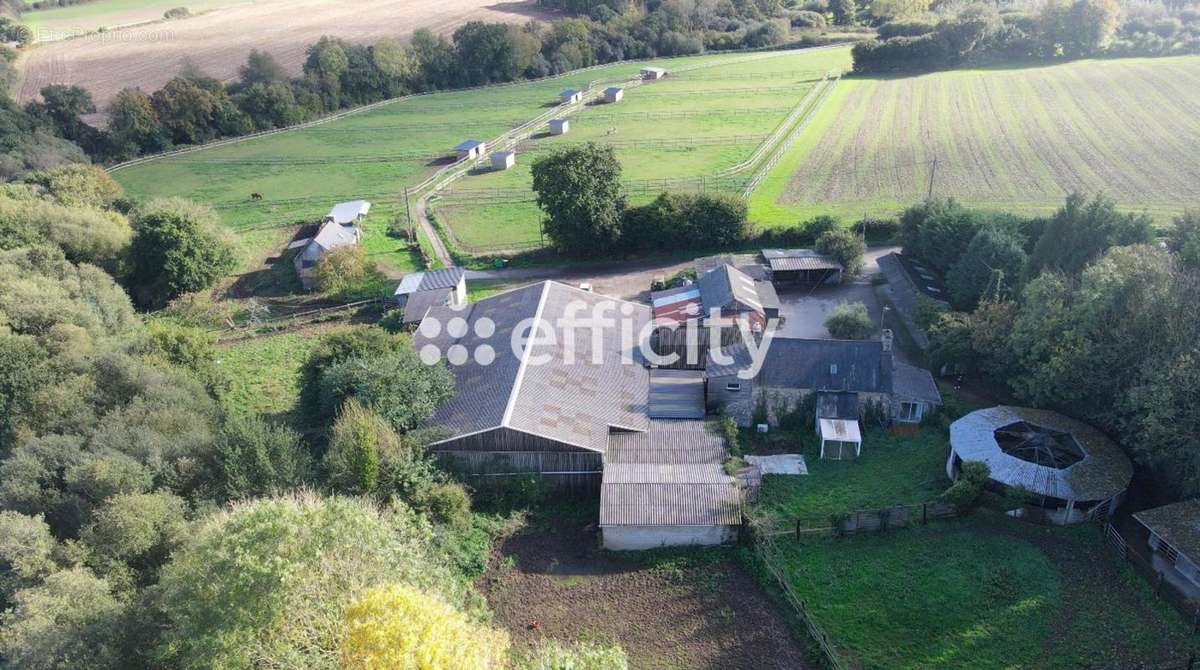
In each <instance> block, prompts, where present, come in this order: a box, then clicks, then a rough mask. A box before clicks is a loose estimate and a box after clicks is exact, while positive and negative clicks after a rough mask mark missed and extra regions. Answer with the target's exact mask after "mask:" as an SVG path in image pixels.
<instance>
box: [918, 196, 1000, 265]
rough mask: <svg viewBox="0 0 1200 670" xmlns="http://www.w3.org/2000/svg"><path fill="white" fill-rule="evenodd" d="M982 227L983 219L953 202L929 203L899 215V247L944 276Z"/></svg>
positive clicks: (936, 201)
mask: <svg viewBox="0 0 1200 670" xmlns="http://www.w3.org/2000/svg"><path fill="white" fill-rule="evenodd" d="M981 227H983V217H982V216H981V215H980V214H979V213H978V212H975V211H973V210H970V209H967V208H966V207H963V206H962V205H960V204H959V203H958V202H957V201H955V200H954V199H952V198H951V199H947V200H930V201H927V202H924V203H921V204H920V205H914V206H912V207H909V208H908V209H906V210H904V213H903V214H901V215H900V243H901V244H903V245H904V253H906V254H912V255H913V256H916V257H917V258H919V259H921V260H922V261H924V262H925V263H928V264H929V265H930V266H932V267H934V268H935V269H937V270H938V271H941V272H945V271H947V270H949V269H950V267H951V266H952V265H953V264H954V263H955V262H956V261H958V259H959V258H961V257H962V256H963V254H964V253H966V250H967V246H968V245H970V243H971V240H972V239H974V237H975V234H976V233H977V232H978V231H979V229H980V228H981Z"/></svg>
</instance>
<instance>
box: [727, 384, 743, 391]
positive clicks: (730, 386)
mask: <svg viewBox="0 0 1200 670" xmlns="http://www.w3.org/2000/svg"><path fill="white" fill-rule="evenodd" d="M725 390H726V391H729V392H730V393H737V392H738V391H741V390H742V385H741V384H735V383H730V384H726V385H725Z"/></svg>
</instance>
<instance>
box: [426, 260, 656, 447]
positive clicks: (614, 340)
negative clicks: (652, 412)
mask: <svg viewBox="0 0 1200 670" xmlns="http://www.w3.org/2000/svg"><path fill="white" fill-rule="evenodd" d="M575 301H580V302H582V304H583V305H584V306H585V308H584V310H582V311H581V313H582V314H587V313H590V309H591V306H593V305H595V304H597V303H601V302H605V301H611V302H612V304H613V306H614V307H613V309H612V310H611V311H610V314H615V312H616V310H617V309H620V308H621V306H622V305H630V306H631V307H630V308H631V309H632V316H631V317H630V318H632V319H633V320H634V325H633V328H634V332H635V333H636V332H640V330H641V328H642V327H644V325H645V324H646V323H647V322H648V321H649V320H650V309H649V308H648V307H646V306H645V305H636V304H633V303H625V302H624V301H621V300H616V299H613V298H607V297H605V296H600V295H596V294H594V293H589V292H587V291H580V290H578V289H575V288H572V287H570V286H567V285H565V284H560V283H557V282H550V281H547V282H541V283H538V284H533V285H530V286H526V287H524V288H519V289H514V290H512V291H507V292H504V293H500V294H497V295H494V296H491V297H488V298H485V299H483V300H480V301H479V302H477V303H473V304H470V305H465V306H461V307H435V308H433V309H430V310H429V312H428V313H427V314H426V316H425V320H423V321H422V323H421V327H420V328H418V329H417V334H416V336H415V337H414V340H413V343H414V346H415V347H416V349H417V351H421V350H422V348H424V347H426V346H434V347H437V348H438V349H439V350H440V351H441V352H442V354H443V355H445V354H446V352H448V351H449V349H450V347H452V346H456V345H459V346H462V347H465V350H466V352H467V353H468V355H469V358H468V360H467V362H466V363H465V364H463V365H451V366H450V369H451V371H452V372H453V373H454V376H455V380H456V394H455V397H454V398H452V399H451V400H449V401H447V402H445V403H443V404H442V405H441V406H440V407H439V408H438V410H437V412H436V413H435V414H434V416H433V418H432V419H431V420H430V421H429V423H430V424H431V425H437V426H444V427H445V428H447V429H448V430H449V431H450V433H451V437H450V438H448V439H454V438H455V437H461V436H463V435H466V434H470V433H477V432H482V431H485V430H489V429H492V428H498V427H501V426H504V427H508V428H511V429H513V430H517V431H522V432H526V433H532V434H535V435H540V436H543V437H546V438H549V439H552V440H555V441H558V442H561V443H564V444H569V445H573V446H576V447H581V448H585V449H591V450H594V451H601V452H602V451H604V449H605V447H606V445H607V442H608V432H609V427H610V426H616V427H621V428H627V429H632V430H645V429H646V428H647V427H648V425H649V419H648V418H647V415H646V411H647V404H648V400H649V387H650V383H649V372H648V370H647V369H646V368H645V366H644V365H642V362H641V361H640V359H638V358H637V357H636V356H635V355H634V353H633V352H627V351H623V350H622V342H621V339H622V338H621V336H620V332H619V327H618V326H616V325H614V327H613V328H612V329H611V330H610V332H606V333H604V336H603V337H602V338H601V347H602V351H601V361H602V362H601V363H599V364H595V363H593V362H592V337H591V334H590V333H589V332H587V331H580V332H577V333H576V334H575V346H574V362H573V363H572V364H568V363H567V362H566V361H565V360H564V359H565V356H564V353H563V339H564V338H563V333H562V332H559V331H560V329H559V328H557V325H556V324H557V323H558V320H559V319H561V318H562V317H563V315H564V314H565V313H566V311H567V307H568V305H570V304H572V303H573V302H575ZM455 317H460V318H462V319H463V320H464V321H465V328H458V329H455V330H456V333H457V336H456V335H453V334H451V333H449V332H447V331H448V330H450V329H449V328H447V327H446V324H448V323H450V322H451V320H452V319H454V318H455ZM483 319H488V320H490V321H491V322H492V324H494V328H492V327H487V326H480V325H478V324H479V323H480V322H481V321H482V320H483ZM524 319H535V320H538V321H540V322H541V323H544V324H546V325H547V326H548V327H550V328H553V329H554V331H555V335H556V338H555V341H554V342H553V343H551V342H537V343H529V344H526V345H524V346H521V347H519V354H518V353H514V352H513V346H512V335H513V331H514V330H516V329H517V327H518V325H519V324H520V323H521V321H522V320H524ZM613 321H614V323H615V322H616V319H614V320H613ZM435 322H436V323H439V324H440V325H441V327H439V328H437V329H434V328H433V327H432V324H433V323H435ZM464 330H465V332H463V331H464ZM523 330H524V329H522V331H523ZM480 333H483V334H484V335H480ZM521 334H523V333H521ZM483 345H487V346H488V347H491V350H492V351H493V352H494V355H495V360H494V361H493V362H492V363H491V364H490V365H485V364H482V363H481V362H480V361H479V359H478V358H477V356H476V355H475V352H478V351H479V350H480V347H481V346H483ZM632 346H634V347H636V345H632ZM543 355H548V362H547V363H545V364H535V363H531V362H529V361H531V360H536V359H537V358H540V357H543ZM626 359H628V360H632V361H633V362H632V363H629V362H626Z"/></svg>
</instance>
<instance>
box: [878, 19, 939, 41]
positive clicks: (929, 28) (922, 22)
mask: <svg viewBox="0 0 1200 670" xmlns="http://www.w3.org/2000/svg"><path fill="white" fill-rule="evenodd" d="M936 29H937V23H936V22H935V21H934V20H932V19H899V20H896V21H888V22H887V23H885V24H883V25H882V26H879V39H881V40H890V39H891V38H893V37H920V36H921V35H928V34H929V33H932V32H933V31H934V30H936Z"/></svg>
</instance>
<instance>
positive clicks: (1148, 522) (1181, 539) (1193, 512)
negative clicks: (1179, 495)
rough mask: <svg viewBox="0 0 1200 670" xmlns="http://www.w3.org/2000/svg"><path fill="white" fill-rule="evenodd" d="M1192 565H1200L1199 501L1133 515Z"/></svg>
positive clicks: (1187, 501)
mask: <svg viewBox="0 0 1200 670" xmlns="http://www.w3.org/2000/svg"><path fill="white" fill-rule="evenodd" d="M1133 518H1135V519H1137V520H1138V521H1140V522H1141V524H1142V525H1143V526H1145V527H1146V528H1148V529H1150V530H1151V531H1152V532H1153V533H1154V534H1155V535H1157V536H1159V537H1161V538H1162V539H1163V540H1165V541H1166V542H1167V544H1169V545H1171V546H1172V547H1174V548H1175V550H1176V551H1178V552H1179V553H1181V554H1184V555H1185V556H1187V557H1188V558H1189V559H1190V560H1191V561H1192V562H1193V563H1200V500H1185V501H1183V502H1177V503H1172V504H1170V505H1164V506H1162V507H1155V508H1154V509H1148V510H1145V511H1142V512H1138V513H1136V514H1134V515H1133Z"/></svg>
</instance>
